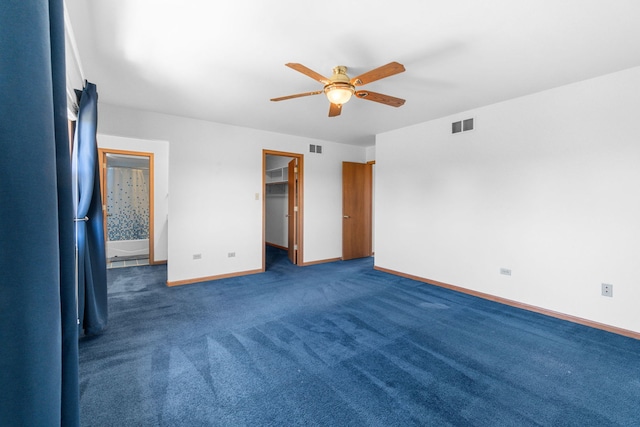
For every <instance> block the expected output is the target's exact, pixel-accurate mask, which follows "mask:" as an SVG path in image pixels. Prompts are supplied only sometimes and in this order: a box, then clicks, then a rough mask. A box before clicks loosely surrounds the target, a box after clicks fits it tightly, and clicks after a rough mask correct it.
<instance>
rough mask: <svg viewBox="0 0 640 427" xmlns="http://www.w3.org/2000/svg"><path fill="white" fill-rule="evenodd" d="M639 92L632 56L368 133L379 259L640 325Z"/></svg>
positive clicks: (636, 327) (386, 264) (530, 301)
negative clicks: (628, 62)
mask: <svg viewBox="0 0 640 427" xmlns="http://www.w3.org/2000/svg"><path fill="white" fill-rule="evenodd" d="M639 93H640V68H633V69H630V70H626V71H623V72H620V73H616V74H612V75H607V76H603V77H600V78H596V79H593V80H588V81H584V82H580V83H576V84H572V85H569V86H564V87H560V88H557V89H553V90H549V91H545V92H542V93H538V94H534V95H531V96H527V97H523V98H518V99H514V100H511V101H508V102H504V103H500V104H495V105H491V106H488V107H484V108H479V109H477V110H473V111H469V112H466V113H461V114H457V115H455V116H452V117H447V118H443V119H440V120H434V121H430V122H427V123H422V124H419V125H416V126H412V127H408V128H404V129H400V130H397V131H393V132H388V133H385V134H382V135H378V137H377V139H376V261H375V262H376V265H377V266H380V267H383V268H388V269H391V270H395V271H399V272H403V273H407V274H412V275H416V276H419V277H422V278H426V279H431V280H436V281H441V282H445V283H449V284H452V285H457V286H461V287H464V288H467V289H471V290H475V291H480V292H484V293H488V294H492V295H496V296H500V297H503V298H507V299H511V300H515V301H519V302H523V303H526V304H531V305H534V306H538V307H542V308H546V309H550V310H554V311H557V312H561V313H565V314H569V315H573V316H578V317H582V318H585V319H589V320H593V321H596V322H600V323H604V324H608V325H612V326H616V327H619V328H625V329H628V330H632V331H636V332H640V316H639V315H638V313H640V307H639V305H638V304H639V302H640V257H639V255H640V195H639V194H638V191H639V190H638V188H640V140H639V137H638V135H639V134H640V128H639V127H638V115H639V114H640V96H638V94H639ZM469 117H474V118H475V119H476V130H474V131H471V132H468V133H463V134H457V135H451V133H450V132H451V122H453V121H457V120H460V119H466V118H469ZM500 268H509V269H511V270H512V276H510V277H509V276H505V275H500V274H499V271H500ZM603 282H604V283H611V284H613V285H614V288H613V298H607V297H603V296H601V295H600V292H601V283H603Z"/></svg>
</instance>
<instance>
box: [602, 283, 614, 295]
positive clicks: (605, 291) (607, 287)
mask: <svg viewBox="0 0 640 427" xmlns="http://www.w3.org/2000/svg"><path fill="white" fill-rule="evenodd" d="M602 296H603V297H612V296H613V285H611V284H609V283H603V284H602Z"/></svg>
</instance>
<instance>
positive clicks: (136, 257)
mask: <svg viewBox="0 0 640 427" xmlns="http://www.w3.org/2000/svg"><path fill="white" fill-rule="evenodd" d="M99 156H100V163H101V168H100V171H101V173H100V188H101V193H102V210H103V221H104V222H103V227H104V235H105V249H106V251H105V252H106V257H107V266H108V267H110V268H115V267H130V266H138V265H149V264H154V253H153V218H154V215H153V214H154V212H153V154H152V153H142V152H134V151H122V150H111V149H100V150H99Z"/></svg>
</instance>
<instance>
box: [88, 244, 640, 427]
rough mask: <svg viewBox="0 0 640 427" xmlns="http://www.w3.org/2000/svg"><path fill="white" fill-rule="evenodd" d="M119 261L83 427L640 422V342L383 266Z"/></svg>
mask: <svg viewBox="0 0 640 427" xmlns="http://www.w3.org/2000/svg"><path fill="white" fill-rule="evenodd" d="M268 266H269V267H268V270H267V272H266V273H264V274H259V275H253V276H246V277H240V278H234V279H226V280H219V281H213V282H207V283H202V284H194V285H186V286H182V287H176V288H167V287H166V286H165V282H166V267H165V266H149V267H133V268H123V269H114V270H109V273H108V280H109V311H110V320H109V328H108V329H107V331H106V332H105V333H104V334H103V335H101V336H99V337H97V338H93V339H83V340H82V341H81V342H80V380H81V414H82V425H83V426H97V427H106V426H291V425H305V426H396V425H397V426H413V425H423V426H424V425H426V426H447V425H450V426H538V425H545V426H581V427H583V426H613V425H624V426H640V363H639V362H640V341H637V340H633V339H630V338H626V337H622V336H618V335H614V334H611V333H607V332H604V331H599V330H595V329H591V328H588V327H584V326H580V325H575V324H572V323H569V322H564V321H561V320H558V319H554V318H549V317H546V316H542V315H539V314H535V313H530V312H527V311H523V310H519V309H515V308H511V307H507V306H503V305H500V304H497V303H492V302H490V301H485V300H482V299H478V298H475V297H472V296H468V295H464V294H459V293H456V292H453V291H449V290H446V289H441V288H438V287H434V286H430V285H427V284H424V283H420V282H415V281H412V280H409V279H403V278H400V277H396V276H392V275H389V274H385V273H382V272H378V271H375V270H373V268H372V267H373V260H372V259H360V260H354V261H347V262H335V263H330V264H322V265H316V266H310V267H302V268H301V267H295V266H292V265H291V264H290V263H289V261H288V260H287V259H286V257H285V255H284V253H283V252H282V251H278V250H273V249H270V250H269V251H268Z"/></svg>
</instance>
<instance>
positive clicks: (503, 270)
mask: <svg viewBox="0 0 640 427" xmlns="http://www.w3.org/2000/svg"><path fill="white" fill-rule="evenodd" d="M500 274H504V275H505V276H511V269H509V268H501V269H500Z"/></svg>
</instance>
